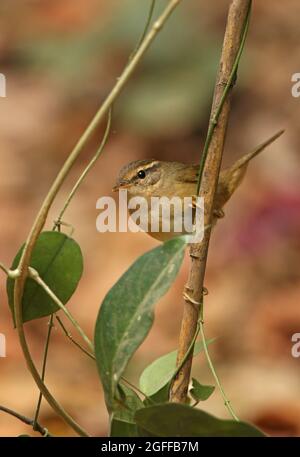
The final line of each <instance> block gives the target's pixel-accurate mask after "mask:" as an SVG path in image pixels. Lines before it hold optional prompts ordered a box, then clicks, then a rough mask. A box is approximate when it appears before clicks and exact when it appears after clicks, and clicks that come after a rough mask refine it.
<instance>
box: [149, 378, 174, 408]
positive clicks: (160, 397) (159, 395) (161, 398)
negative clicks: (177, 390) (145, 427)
mask: <svg viewBox="0 0 300 457" xmlns="http://www.w3.org/2000/svg"><path fill="white" fill-rule="evenodd" d="M170 387H171V382H168V383H167V384H166V385H165V386H164V387H163V388H162V389H160V390H159V391H158V392H155V394H153V395H150V396H147V397H146V398H145V399H144V401H143V403H144V405H145V406H152V405H154V404H159V403H167V402H168V401H169V390H170ZM143 393H144V392H143Z"/></svg>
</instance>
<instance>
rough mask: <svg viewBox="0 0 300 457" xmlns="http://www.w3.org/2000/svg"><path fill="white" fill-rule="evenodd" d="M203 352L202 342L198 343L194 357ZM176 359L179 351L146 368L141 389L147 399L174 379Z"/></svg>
mask: <svg viewBox="0 0 300 457" xmlns="http://www.w3.org/2000/svg"><path fill="white" fill-rule="evenodd" d="M214 340H215V339H214V338H212V339H210V340H207V342H206V344H207V345H209V344H210V343H212V342H213V341H214ZM202 350H203V344H202V341H197V342H196V344H195V347H194V357H195V356H196V355H198V354H199V352H200V351H202ZM176 359H177V351H172V352H169V353H168V354H165V355H163V356H161V357H159V358H158V359H156V360H154V362H152V363H151V364H150V365H148V366H147V368H145V370H144V371H143V373H142V374H141V377H140V383H139V384H140V386H139V387H140V389H141V391H142V392H143V393H144V394H145V395H147V397H150V396H151V395H154V394H155V393H156V392H158V391H159V390H161V389H162V388H163V387H164V386H165V385H166V384H167V383H168V382H169V381H170V380H171V379H172V377H173V376H174V372H175V369H176Z"/></svg>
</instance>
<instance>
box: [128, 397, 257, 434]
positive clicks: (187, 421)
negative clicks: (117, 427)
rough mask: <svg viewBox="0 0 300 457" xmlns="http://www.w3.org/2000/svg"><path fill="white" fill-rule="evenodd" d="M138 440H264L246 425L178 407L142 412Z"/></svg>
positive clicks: (158, 407)
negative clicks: (251, 438) (257, 437)
mask: <svg viewBox="0 0 300 457" xmlns="http://www.w3.org/2000/svg"><path fill="white" fill-rule="evenodd" d="M135 419H136V423H137V426H138V431H139V436H161V437H169V436H176V437H177V436H178V437H202V436H203V437H204V436H206V437H217V436H220V437H223V436H234V437H238V436H265V435H264V434H263V433H262V432H261V431H260V430H259V429H257V428H256V427H254V426H253V425H250V424H248V423H246V422H237V421H234V420H223V419H218V418H217V417H215V416H212V415H211V414H208V413H206V412H204V411H201V410H199V409H196V408H192V407H190V406H188V405H183V404H179V403H165V404H163V405H157V406H149V407H147V408H144V409H140V410H138V411H137V412H136V415H135Z"/></svg>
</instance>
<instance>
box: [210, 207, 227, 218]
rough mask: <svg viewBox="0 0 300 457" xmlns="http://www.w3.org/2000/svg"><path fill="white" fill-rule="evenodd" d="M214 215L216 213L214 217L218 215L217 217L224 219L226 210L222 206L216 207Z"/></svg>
mask: <svg viewBox="0 0 300 457" xmlns="http://www.w3.org/2000/svg"><path fill="white" fill-rule="evenodd" d="M213 215H214V217H216V218H217V219H223V217H225V213H224V211H223V210H222V208H220V209H214V210H213Z"/></svg>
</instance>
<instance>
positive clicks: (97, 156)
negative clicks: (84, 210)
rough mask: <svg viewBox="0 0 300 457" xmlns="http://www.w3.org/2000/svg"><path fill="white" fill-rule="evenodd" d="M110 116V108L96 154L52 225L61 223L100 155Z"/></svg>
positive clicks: (108, 127)
mask: <svg viewBox="0 0 300 457" xmlns="http://www.w3.org/2000/svg"><path fill="white" fill-rule="evenodd" d="M111 117H112V112H111V109H110V110H109V112H108V119H107V125H106V129H105V132H104V136H103V139H102V141H101V144H100V146H99V148H98V150H97V151H96V154H95V155H94V157H93V158H92V160H91V161H90V163H89V164H88V165H87V167H86V168H85V170H84V171H83V173H82V174H81V176H80V177H79V179H78V181H77V182H76V183H75V185H74V187H73V189H72V190H71V192H70V194H69V196H68V198H67V199H66V201H65V204H64V206H63V208H62V210H61V212H60V213H59V216H58V218H57V220H56V221H55V225H54V227H57V226H59V225H61V220H62V217H63V215H64V214H65V212H66V210H67V208H68V206H69V205H70V203H71V200H72V198H73V197H74V195H75V193H76V192H77V190H78V188H79V187H80V185H81V184H82V182H83V180H84V178H85V177H86V175H87V174H88V172H89V171H90V170H91V168H92V167H93V166H94V165H95V163H96V162H97V160H98V159H99V157H100V155H101V153H102V151H103V149H104V147H105V145H106V142H107V139H108V135H109V132H110V128H111Z"/></svg>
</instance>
